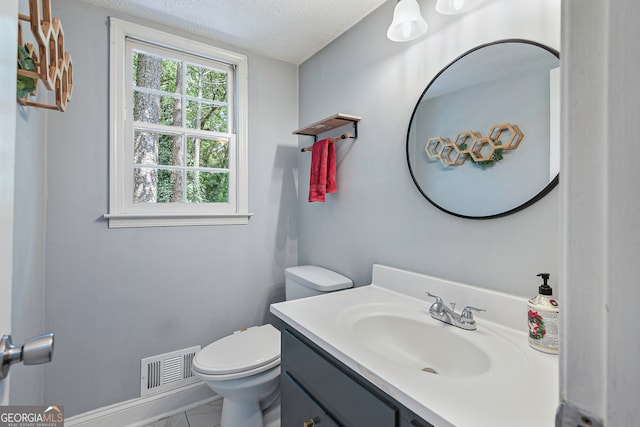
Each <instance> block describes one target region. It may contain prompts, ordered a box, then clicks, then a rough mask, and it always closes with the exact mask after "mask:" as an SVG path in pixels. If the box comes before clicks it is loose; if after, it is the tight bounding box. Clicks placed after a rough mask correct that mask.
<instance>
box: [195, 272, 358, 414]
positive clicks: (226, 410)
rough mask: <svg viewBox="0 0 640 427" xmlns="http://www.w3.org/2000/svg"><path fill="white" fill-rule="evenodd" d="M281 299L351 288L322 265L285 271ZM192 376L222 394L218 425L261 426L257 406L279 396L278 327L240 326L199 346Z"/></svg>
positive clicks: (264, 407) (270, 401)
mask: <svg viewBox="0 0 640 427" xmlns="http://www.w3.org/2000/svg"><path fill="white" fill-rule="evenodd" d="M284 274H285V299H286V300H287V301H288V300H294V299H299V298H306V297H311V296H315V295H321V294H323V293H327V292H334V291H338V290H342V289H347V288H351V287H352V286H353V282H352V281H351V279H349V278H347V277H345V276H343V275H341V274H338V273H336V272H334V271H331V270H327V269H326V268H322V267H318V266H315V265H301V266H297V267H290V268H287V269H285V273H284ZM192 371H193V374H194V375H195V376H197V377H199V378H201V379H202V380H203V381H204V382H205V383H206V384H207V385H208V386H209V387H210V388H211V389H212V390H213V391H215V392H216V393H218V394H219V395H221V396H222V397H223V401H222V420H221V427H263V422H262V410H263V409H266V408H267V407H268V406H270V405H271V404H272V403H274V402H275V400H277V399H278V397H279V384H280V331H278V330H277V329H276V328H274V327H273V326H272V325H270V324H266V325H262V326H252V327H250V328H245V329H241V330H240V331H236V332H234V333H232V334H231V335H227V336H226V337H223V338H220V339H219V340H217V341H215V342H213V343H211V344H209V345H208V346H206V347H205V348H203V349H202V350H201V351H200V352H199V353H198V354H197V355H196V357H195V358H194V359H193V368H192Z"/></svg>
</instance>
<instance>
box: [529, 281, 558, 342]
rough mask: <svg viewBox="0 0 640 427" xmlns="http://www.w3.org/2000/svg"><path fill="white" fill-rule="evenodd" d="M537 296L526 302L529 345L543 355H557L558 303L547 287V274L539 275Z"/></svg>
mask: <svg viewBox="0 0 640 427" xmlns="http://www.w3.org/2000/svg"><path fill="white" fill-rule="evenodd" d="M538 277H541V278H542V284H541V285H540V287H539V288H538V295H537V296H535V297H534V298H531V299H530V300H529V301H528V302H527V306H528V309H529V310H528V311H529V315H528V317H529V345H530V346H531V347H532V348H534V349H536V350H538V351H542V352H545V353H552V354H558V312H559V306H558V301H557V300H556V299H555V298H554V297H553V289H551V286H549V283H548V282H549V277H550V274H549V273H540V274H538Z"/></svg>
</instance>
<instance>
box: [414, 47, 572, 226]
mask: <svg viewBox="0 0 640 427" xmlns="http://www.w3.org/2000/svg"><path fill="white" fill-rule="evenodd" d="M501 43H526V44H530V45H534V46H537V47H539V48H542V49H544V50H546V51H548V52H549V53H551V54H553V55H555V57H556V58H558V59H560V53H559V52H558V51H557V50H555V49H553V48H551V47H549V46H546V45H543V44H541V43H538V42H534V41H531V40H526V39H503V40H497V41H495V42H491V43H485V44H482V45H479V46H476V47H474V48H473V49H470V50H468V51H467V52H465V53H463V54H462V55H460V56H458V57H457V58H456V59H454V60H453V61H451V62H450V63H449V64H447V65H446V66H445V67H444V68H443V69H441V70H440V71H439V72H438V74H436V75H435V76H434V77H433V79H431V81H430V82H429V84H428V85H427V87H426V89H425V90H424V91H423V92H422V94H421V95H420V98H418V102H416V106H415V107H414V108H413V112H412V113H411V119H410V120H409V127H408V128H407V142H406V144H405V149H406V155H407V166H408V168H409V173H410V174H411V179H412V180H413V183H414V184H415V186H416V188H417V189H418V191H420V194H422V196H423V197H424V198H425V199H427V200H428V201H429V203H431V204H432V205H433V206H435V207H436V208H438V209H440V210H441V211H443V212H446V213H448V214H449V215H453V216H457V217H459V218H467V219H493V218H500V217H504V216H507V215H511V214H514V213H516V212H519V211H521V210H523V209H525V208H527V207H529V206H531V205H533V204H534V203H536V202H537V201H538V200H540V199H542V198H543V197H544V196H546V195H547V194H549V192H551V190H553V189H554V188H555V187H556V186H557V185H558V182H559V180H560V174H559V173H558V174H557V175H556V177H555V178H554V179H553V180H551V181H550V182H549V184H547V186H546V187H545V188H543V189H542V190H541V191H540V192H539V193H538V194H536V195H535V196H533V197H532V198H531V199H529V200H528V201H526V202H525V203H523V204H521V205H519V206H516V207H515V208H513V209H509V210H508V211H505V212H500V213H497V214H493V215H486V216H469V215H463V214H460V213H457V212H452V211H450V210H448V209H445V208H444V207H442V206H440V205H438V204H437V203H435V202H434V201H433V200H431V199H430V198H429V196H428V195H427V194H426V193H425V192H424V190H423V189H422V187H420V184H419V183H418V181H417V180H416V177H415V175H414V174H413V169H412V168H411V159H410V157H409V154H410V153H409V143H410V140H409V136H410V134H411V125H412V124H413V119H414V117H415V115H416V111H417V110H418V107H419V106H420V103H421V102H422V99H423V98H424V96H425V95H426V93H427V91H428V90H429V88H430V87H431V86H432V85H433V83H434V82H435V81H436V80H437V79H438V77H439V76H440V75H441V74H442V73H444V72H445V71H447V70H448V69H449V67H451V66H452V65H453V64H455V63H456V62H458V61H459V60H461V59H462V58H464V57H465V56H467V55H469V54H471V53H473V52H475V51H477V50H480V49H482V48H485V47H488V46H492V45H496V44H501Z"/></svg>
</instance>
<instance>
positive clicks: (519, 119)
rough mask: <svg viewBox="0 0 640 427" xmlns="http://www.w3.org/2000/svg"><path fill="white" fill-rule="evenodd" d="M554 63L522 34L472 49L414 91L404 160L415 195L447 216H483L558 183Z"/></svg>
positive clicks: (550, 53) (529, 200) (508, 210)
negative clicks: (415, 99)
mask: <svg viewBox="0 0 640 427" xmlns="http://www.w3.org/2000/svg"><path fill="white" fill-rule="evenodd" d="M559 67H560V60H559V54H558V52H557V51H555V50H554V49H551V48H549V47H546V46H543V45H541V44H539V43H535V42H531V41H527V40H501V41H498V42H494V43H489V44H485V45H482V46H478V47H476V48H474V49H472V50H470V51H468V52H466V53H464V54H463V55H461V56H460V57H458V58H457V59H456V60H454V61H453V62H452V63H450V64H449V65H447V66H446V67H445V68H444V69H442V70H441V71H440V72H439V73H438V74H437V75H436V76H435V77H434V79H433V80H432V81H431V82H430V83H429V85H428V86H427V88H426V89H425V90H424V92H423V93H422V96H421V97H420V99H419V100H418V103H417V104H416V107H415V108H414V110H413V114H412V115H411V121H410V122H409V130H408V133H407V163H408V165H409V171H410V173H411V177H412V178H413V181H414V182H415V184H416V186H417V187H418V189H419V190H420V192H421V193H422V195H423V196H424V197H425V198H426V199H427V200H429V202H431V203H432V204H433V205H435V206H436V207H438V208H439V209H441V210H443V211H445V212H447V213H450V214H452V215H456V216H460V217H464V218H474V219H487V218H497V217H501V216H505V215H509V214H512V213H514V212H517V211H519V210H521V209H523V208H525V207H527V206H530V205H531V204H533V203H535V202H536V201H538V200H539V199H541V198H542V197H543V196H544V195H546V194H547V193H548V192H549V191H551V189H552V188H553V187H554V186H556V185H557V183H558V173H559V170H560V166H559V165H560V147H559V145H560V144H559V138H560V135H559V115H560V88H559V82H560V68H559Z"/></svg>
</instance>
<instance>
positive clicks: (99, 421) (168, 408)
mask: <svg viewBox="0 0 640 427" xmlns="http://www.w3.org/2000/svg"><path fill="white" fill-rule="evenodd" d="M217 399H222V396H218V395H217V394H216V393H214V392H213V390H211V389H210V388H209V387H208V386H207V385H206V384H205V383H204V382H202V381H199V382H197V383H194V384H189V385H187V386H184V387H180V388H177V389H175V390H170V391H166V392H164V393H158V394H154V395H151V396H145V397H140V398H137V399H131V400H127V401H124V402H120V403H116V404H113V405H110V406H105V407H103V408H98V409H95V410H93V411H89V412H85V413H83V414H79V415H74V416H73V417H70V418H67V419H66V420H64V423H65V426H67V427H114V426H128V427H141V426H144V425H147V424H151V423H153V422H154V421H157V420H159V419H161V418H164V417H168V416H172V415H176V414H179V413H180V412H184V411H187V410H189V409H192V408H195V407H197V406H200V405H203V404H205V403H208V402H211V401H213V400H217Z"/></svg>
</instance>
